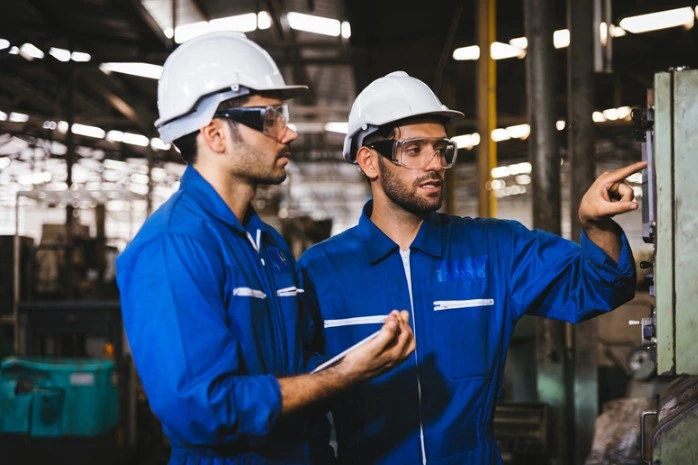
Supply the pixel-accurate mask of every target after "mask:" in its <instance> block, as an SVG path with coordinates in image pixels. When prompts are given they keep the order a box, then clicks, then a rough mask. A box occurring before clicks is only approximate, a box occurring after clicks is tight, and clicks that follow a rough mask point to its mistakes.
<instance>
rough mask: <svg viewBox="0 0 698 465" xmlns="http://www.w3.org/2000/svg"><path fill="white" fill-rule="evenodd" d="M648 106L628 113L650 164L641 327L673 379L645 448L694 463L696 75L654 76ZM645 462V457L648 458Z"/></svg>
mask: <svg viewBox="0 0 698 465" xmlns="http://www.w3.org/2000/svg"><path fill="white" fill-rule="evenodd" d="M647 103H648V105H647V108H644V109H641V110H636V111H635V112H634V115H633V119H634V122H635V128H636V132H637V134H638V135H639V138H640V139H641V140H643V147H642V152H643V159H645V160H647V161H648V168H647V172H646V174H645V176H644V180H643V237H644V240H645V242H647V243H651V244H653V245H654V263H643V264H642V265H643V266H644V267H653V273H652V274H651V275H650V279H651V281H652V282H651V285H650V295H652V296H654V305H653V306H652V307H651V309H650V315H649V316H648V317H646V318H643V319H642V320H641V321H640V322H638V323H640V325H641V331H642V342H643V345H645V346H647V347H649V348H650V353H651V354H652V356H653V357H654V358H655V361H656V366H657V373H658V374H659V375H660V376H670V377H673V381H672V383H671V384H670V385H669V386H668V387H667V388H666V389H664V390H663V391H662V393H661V395H660V396H659V400H658V404H657V408H656V410H652V411H647V412H644V413H643V414H642V417H641V420H640V421H641V430H642V431H643V439H644V438H645V435H644V429H645V420H646V419H647V418H648V417H652V416H657V425H656V427H655V428H654V431H653V433H652V441H651V447H649V445H648V447H646V448H644V447H643V450H642V453H643V461H645V463H652V464H654V465H660V464H665V465H668V464H690V463H698V450H697V449H696V448H695V445H694V442H695V438H696V437H697V436H698V376H697V375H698V337H697V335H698V309H696V300H697V297H698V204H697V203H696V198H698V182H696V179H695V174H696V172H697V171H698V70H687V69H682V68H680V69H672V70H670V71H669V72H662V73H658V74H656V75H655V79H654V89H653V90H651V91H649V92H648V102H647ZM650 457H651V458H650Z"/></svg>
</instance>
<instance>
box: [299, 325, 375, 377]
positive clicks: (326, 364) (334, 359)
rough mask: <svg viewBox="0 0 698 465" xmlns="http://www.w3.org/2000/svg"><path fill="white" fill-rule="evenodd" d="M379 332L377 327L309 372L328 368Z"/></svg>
mask: <svg viewBox="0 0 698 465" xmlns="http://www.w3.org/2000/svg"><path fill="white" fill-rule="evenodd" d="M380 332H381V330H380V329H379V330H378V331H376V332H375V333H373V334H371V335H370V336H368V337H366V338H364V339H362V340H360V341H359V342H357V343H356V344H354V345H353V346H351V347H349V348H348V349H347V350H344V351H342V352H340V353H338V354H337V355H335V356H334V357H332V358H331V359H329V360H327V361H326V362H323V363H321V364H320V365H318V366H317V367H315V369H314V370H313V371H311V373H317V372H318V371H322V370H324V369H325V368H328V367H330V366H332V365H334V364H335V363H337V362H339V361H340V360H341V359H343V358H344V357H345V356H346V355H347V354H348V353H349V352H350V351H352V350H354V349H356V348H357V347H361V346H362V345H364V344H366V343H367V342H368V341H370V340H372V339H374V338H375V337H376V336H378V335H379V334H380Z"/></svg>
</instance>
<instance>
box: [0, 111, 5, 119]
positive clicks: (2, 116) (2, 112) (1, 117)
mask: <svg viewBox="0 0 698 465" xmlns="http://www.w3.org/2000/svg"><path fill="white" fill-rule="evenodd" d="M0 121H7V113H5V112H4V111H0Z"/></svg>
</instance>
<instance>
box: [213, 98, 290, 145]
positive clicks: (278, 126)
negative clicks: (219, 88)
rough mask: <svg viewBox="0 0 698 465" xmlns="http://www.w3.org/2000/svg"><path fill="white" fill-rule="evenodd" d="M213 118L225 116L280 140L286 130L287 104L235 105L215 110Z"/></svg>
mask: <svg viewBox="0 0 698 465" xmlns="http://www.w3.org/2000/svg"><path fill="white" fill-rule="evenodd" d="M213 117H214V118H225V119H228V120H231V121H237V122H238V123H240V124H244V125H245V126H247V127H249V128H252V129H254V130H256V131H259V132H262V133H264V134H266V135H267V136H269V137H271V138H273V139H276V140H277V141H279V142H281V140H282V139H283V138H284V135H285V134H286V131H287V130H288V105H286V104H285V103H283V104H281V105H270V106H267V107H235V108H228V109H227V110H222V111H219V112H217V113H216V114H215V115H214V116H213Z"/></svg>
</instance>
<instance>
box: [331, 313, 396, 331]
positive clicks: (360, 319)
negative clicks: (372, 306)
mask: <svg viewBox="0 0 698 465" xmlns="http://www.w3.org/2000/svg"><path fill="white" fill-rule="evenodd" d="M385 317H386V315H373V316H357V317H354V318H342V319H341V320H325V323H324V325H325V328H332V327H334V326H351V325H371V324H383V321H385Z"/></svg>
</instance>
